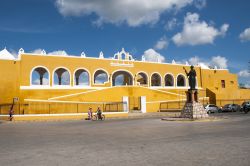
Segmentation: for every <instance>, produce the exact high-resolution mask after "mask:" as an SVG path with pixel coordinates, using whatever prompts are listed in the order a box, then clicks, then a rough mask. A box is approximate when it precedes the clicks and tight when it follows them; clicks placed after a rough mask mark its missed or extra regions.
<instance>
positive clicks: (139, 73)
mask: <svg viewBox="0 0 250 166" xmlns="http://www.w3.org/2000/svg"><path fill="white" fill-rule="evenodd" d="M140 73H143V74H145V75H146V76H147V84H148V86H149V76H148V73H147V72H145V71H139V72H137V73H136V76H138V74H140ZM135 81H136V83H137V80H135Z"/></svg>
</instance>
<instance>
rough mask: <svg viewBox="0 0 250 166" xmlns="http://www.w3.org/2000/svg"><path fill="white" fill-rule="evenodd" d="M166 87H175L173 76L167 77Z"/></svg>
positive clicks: (168, 75)
mask: <svg viewBox="0 0 250 166" xmlns="http://www.w3.org/2000/svg"><path fill="white" fill-rule="evenodd" d="M165 86H174V77H173V76H172V75H171V74H167V75H166V76H165Z"/></svg>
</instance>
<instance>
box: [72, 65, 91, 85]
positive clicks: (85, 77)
mask: <svg viewBox="0 0 250 166" xmlns="http://www.w3.org/2000/svg"><path fill="white" fill-rule="evenodd" d="M74 85H76V86H88V85H89V73H88V72H87V71H86V70H84V69H78V70H77V71H76V72H75V79H74Z"/></svg>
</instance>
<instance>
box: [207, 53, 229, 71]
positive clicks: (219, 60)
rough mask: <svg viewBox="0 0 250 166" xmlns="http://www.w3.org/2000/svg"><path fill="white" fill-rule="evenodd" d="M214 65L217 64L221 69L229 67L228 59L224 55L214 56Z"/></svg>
mask: <svg viewBox="0 0 250 166" xmlns="http://www.w3.org/2000/svg"><path fill="white" fill-rule="evenodd" d="M210 64H211V65H212V66H217V67H219V68H220V69H226V68H227V59H226V58H225V57H222V56H214V57H212V60H211V62H210Z"/></svg>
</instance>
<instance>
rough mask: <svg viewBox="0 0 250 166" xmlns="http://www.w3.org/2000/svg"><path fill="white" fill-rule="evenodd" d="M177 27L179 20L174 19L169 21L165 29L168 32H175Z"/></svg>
mask: <svg viewBox="0 0 250 166" xmlns="http://www.w3.org/2000/svg"><path fill="white" fill-rule="evenodd" d="M177 25H178V21H177V19H176V18H172V19H171V20H169V21H168V22H167V24H166V25H165V27H164V28H165V29H166V30H167V31H171V30H173V29H174V28H175V27H176V26H177Z"/></svg>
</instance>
